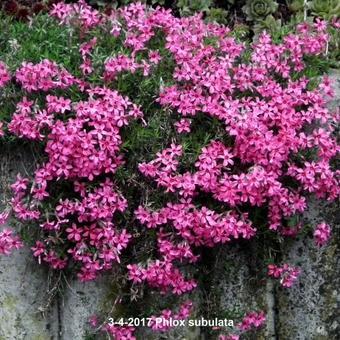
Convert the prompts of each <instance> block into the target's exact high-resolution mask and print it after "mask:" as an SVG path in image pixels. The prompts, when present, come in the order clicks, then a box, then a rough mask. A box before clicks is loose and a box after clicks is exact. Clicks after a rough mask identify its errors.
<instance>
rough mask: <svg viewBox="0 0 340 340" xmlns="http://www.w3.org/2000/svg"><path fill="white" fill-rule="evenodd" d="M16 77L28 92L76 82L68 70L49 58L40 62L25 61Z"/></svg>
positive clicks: (46, 89) (61, 87) (68, 85)
mask: <svg viewBox="0 0 340 340" xmlns="http://www.w3.org/2000/svg"><path fill="white" fill-rule="evenodd" d="M15 77H16V80H17V81H18V82H19V83H20V85H21V86H22V88H23V89H25V90H26V91H27V92H32V91H39V90H42V91H48V90H51V89H55V88H60V89H65V88H68V87H70V86H71V85H73V84H74V83H75V82H76V79H75V78H74V77H73V76H72V75H71V74H70V73H69V72H68V71H66V70H65V69H63V68H61V67H59V66H58V65H57V64H56V63H55V62H53V61H50V60H47V59H45V60H43V61H42V62H40V63H39V64H33V63H28V62H23V63H22V66H21V68H20V69H18V70H17V71H16V74H15Z"/></svg>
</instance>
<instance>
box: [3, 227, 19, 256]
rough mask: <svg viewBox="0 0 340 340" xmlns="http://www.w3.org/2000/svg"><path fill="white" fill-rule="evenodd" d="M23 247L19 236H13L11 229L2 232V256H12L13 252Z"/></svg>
mask: <svg viewBox="0 0 340 340" xmlns="http://www.w3.org/2000/svg"><path fill="white" fill-rule="evenodd" d="M22 246H23V244H22V242H21V240H20V239H19V237H18V236H16V235H14V234H13V231H12V230H10V229H4V230H3V231H1V232H0V254H2V255H10V254H11V252H12V250H14V249H19V248H21V247H22Z"/></svg>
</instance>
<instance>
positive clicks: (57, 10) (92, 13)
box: [50, 0, 102, 29]
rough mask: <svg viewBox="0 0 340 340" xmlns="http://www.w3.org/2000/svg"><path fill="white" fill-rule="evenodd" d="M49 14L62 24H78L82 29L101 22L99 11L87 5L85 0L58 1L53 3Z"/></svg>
mask: <svg viewBox="0 0 340 340" xmlns="http://www.w3.org/2000/svg"><path fill="white" fill-rule="evenodd" d="M50 15H51V16H53V17H55V18H57V19H58V20H60V22H61V23H63V24H66V23H67V24H72V25H80V26H81V27H82V28H83V29H89V28H93V27H96V26H98V25H99V24H100V23H101V22H102V15H101V14H100V12H99V11H97V10H95V9H93V8H92V7H91V6H89V5H88V4H87V3H86V2H85V0H80V1H78V3H75V4H65V3H63V2H58V3H56V4H54V5H53V8H52V10H51V11H50Z"/></svg>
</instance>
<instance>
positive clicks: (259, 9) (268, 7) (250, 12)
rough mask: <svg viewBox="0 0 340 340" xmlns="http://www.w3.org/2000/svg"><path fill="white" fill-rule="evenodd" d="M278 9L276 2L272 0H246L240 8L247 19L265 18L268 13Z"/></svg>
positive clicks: (257, 19) (258, 19)
mask: <svg viewBox="0 0 340 340" xmlns="http://www.w3.org/2000/svg"><path fill="white" fill-rule="evenodd" d="M277 9H278V4H277V2H276V1H274V0H247V2H246V4H245V6H243V7H242V10H243V11H244V13H245V14H246V16H247V18H246V19H247V20H248V21H260V20H265V19H266V18H267V16H268V15H270V14H274V13H275V12H276V11H277Z"/></svg>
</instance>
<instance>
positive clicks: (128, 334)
mask: <svg viewBox="0 0 340 340" xmlns="http://www.w3.org/2000/svg"><path fill="white" fill-rule="evenodd" d="M102 330H103V331H105V332H107V333H108V334H109V335H112V336H113V338H114V339H115V340H136V339H137V338H136V337H135V336H134V335H133V333H134V331H135V328H134V327H130V326H117V325H109V324H106V325H105V326H104V327H103V328H102Z"/></svg>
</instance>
